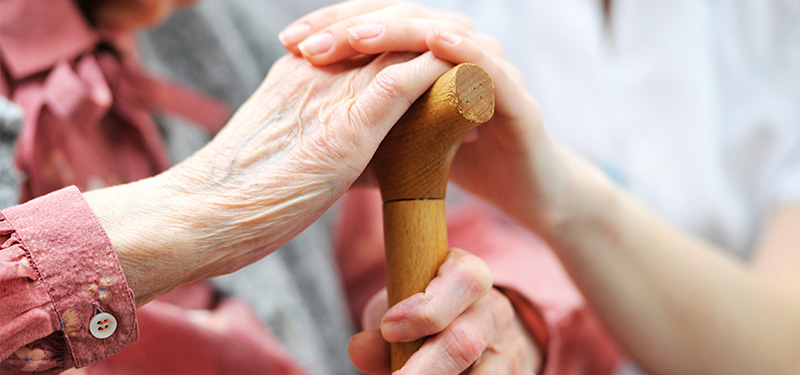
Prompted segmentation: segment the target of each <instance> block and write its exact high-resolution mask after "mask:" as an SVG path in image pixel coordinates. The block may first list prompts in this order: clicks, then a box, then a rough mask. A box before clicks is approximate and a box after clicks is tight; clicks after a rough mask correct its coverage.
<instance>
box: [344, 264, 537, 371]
mask: <svg viewBox="0 0 800 375" xmlns="http://www.w3.org/2000/svg"><path fill="white" fill-rule="evenodd" d="M387 308H388V300H387V295H386V290H385V289H384V290H383V291H381V292H379V293H378V294H376V295H375V296H373V297H372V299H371V300H370V301H369V302H368V303H367V305H366V307H365V308H364V322H363V326H364V328H365V331H363V332H360V333H358V334H356V335H355V336H353V338H352V339H351V340H350V347H349V350H350V357H351V359H352V361H353V364H355V366H356V367H357V368H358V369H359V370H361V371H363V372H366V373H369V374H388V373H389V372H390V364H389V344H388V342H405V341H412V340H415V339H418V338H422V337H425V336H431V337H429V338H428V339H427V341H426V342H425V344H424V345H423V346H422V347H421V348H420V349H419V351H417V352H416V353H414V355H413V356H411V358H410V359H409V360H408V362H407V363H406V365H405V366H404V367H403V368H402V369H400V370H398V371H397V372H395V375H399V374H437V375H448V374H453V375H456V374H462V373H467V374H533V373H534V371H537V370H538V369H539V367H540V366H541V357H540V354H539V352H538V349H537V347H536V346H535V344H534V342H533V341H532V340H531V339H530V338H529V336H528V333H527V331H526V329H525V328H524V327H523V326H522V324H521V323H520V322H519V320H518V319H517V317H516V313H515V311H514V308H513V307H512V306H511V302H509V300H508V299H507V298H506V297H505V296H504V295H503V294H502V293H500V292H499V291H498V290H497V289H494V288H492V276H491V273H490V272H489V269H488V268H487V267H486V264H485V263H484V262H483V261H482V260H481V259H480V258H478V257H476V256H474V255H472V254H470V253H468V252H466V251H463V250H459V249H451V250H450V253H449V254H448V256H447V259H446V260H445V262H444V263H443V264H442V267H440V268H439V273H438V275H437V276H436V278H434V279H433V281H431V283H430V284H429V285H428V287H427V288H426V289H425V292H424V293H417V294H415V295H413V296H411V297H409V298H407V299H405V300H403V301H400V302H399V303H398V304H396V305H395V306H393V307H392V308H391V309H389V310H388V311H387Z"/></svg>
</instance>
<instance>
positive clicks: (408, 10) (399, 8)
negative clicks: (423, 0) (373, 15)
mask: <svg viewBox="0 0 800 375" xmlns="http://www.w3.org/2000/svg"><path fill="white" fill-rule="evenodd" d="M391 8H393V9H394V11H395V12H396V13H394V14H404V15H407V16H416V15H420V14H421V13H422V8H421V7H420V6H418V5H415V4H411V3H396V4H394V5H392V6H391Z"/></svg>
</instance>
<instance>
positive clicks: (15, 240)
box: [0, 187, 138, 374]
mask: <svg viewBox="0 0 800 375" xmlns="http://www.w3.org/2000/svg"><path fill="white" fill-rule="evenodd" d="M89 259H90V260H89ZM65 270H69V272H66V271H65ZM0 299H1V300H2V303H0V372H2V373H3V374H6V373H12V374H16V373H20V374H21V373H31V372H35V373H37V374H53V373H58V372H61V371H63V370H65V369H67V368H69V367H72V366H85V365H88V364H90V363H93V362H97V361H99V360H101V359H104V358H106V357H108V356H110V355H111V354H114V353H115V352H117V351H119V350H120V349H122V348H124V347H126V346H128V345H130V344H132V343H134V342H135V341H136V340H137V338H138V329H137V325H136V319H135V305H134V299H133V293H132V292H131V290H130V289H129V288H128V285H127V282H126V281H125V276H124V275H123V273H122V269H121V268H120V265H119V262H118V261H117V259H116V255H115V253H114V251H113V248H112V247H111V243H110V242H109V240H108V237H107V235H106V233H105V231H104V230H103V228H102V227H101V226H100V223H99V222H97V219H96V218H95V216H94V214H93V213H92V211H91V209H90V208H89V206H88V205H87V204H86V202H85V201H84V200H83V197H82V196H81V194H80V192H79V191H78V189H76V188H75V187H70V188H66V189H62V190H59V191H57V192H54V193H52V194H49V195H46V196H44V197H41V198H37V199H34V200H32V201H30V202H28V203H26V204H23V205H20V206H14V207H11V208H8V209H6V210H3V211H0ZM98 309H99V310H100V311H103V312H107V313H109V314H112V315H113V316H114V317H115V318H116V319H117V322H118V326H117V330H116V331H115V333H114V334H113V335H112V336H111V337H108V338H106V339H99V338H96V337H94V336H93V335H92V334H91V333H90V332H89V321H90V320H91V318H92V316H94V315H95V314H96V313H97V312H98Z"/></svg>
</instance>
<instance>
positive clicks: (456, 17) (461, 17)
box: [449, 12, 476, 30]
mask: <svg viewBox="0 0 800 375" xmlns="http://www.w3.org/2000/svg"><path fill="white" fill-rule="evenodd" d="M449 17H450V18H451V19H452V20H453V21H455V22H458V23H459V24H461V25H462V26H464V27H465V28H467V29H469V30H475V29H476V27H475V22H474V21H472V18H470V17H469V16H468V15H467V14H466V13H463V12H450V13H449Z"/></svg>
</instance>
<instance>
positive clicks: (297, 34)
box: [278, 23, 311, 45]
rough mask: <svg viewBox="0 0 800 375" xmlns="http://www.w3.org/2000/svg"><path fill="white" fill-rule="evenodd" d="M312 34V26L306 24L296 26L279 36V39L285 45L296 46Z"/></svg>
mask: <svg viewBox="0 0 800 375" xmlns="http://www.w3.org/2000/svg"><path fill="white" fill-rule="evenodd" d="M310 34H311V26H309V25H308V24H305V23H301V24H299V25H294V26H291V27H289V28H288V29H286V30H283V31H281V32H280V34H278V39H280V41H281V43H283V44H285V45H292V44H295V43H297V42H299V41H301V40H303V39H305V38H306V37H307V36H309V35H310Z"/></svg>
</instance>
